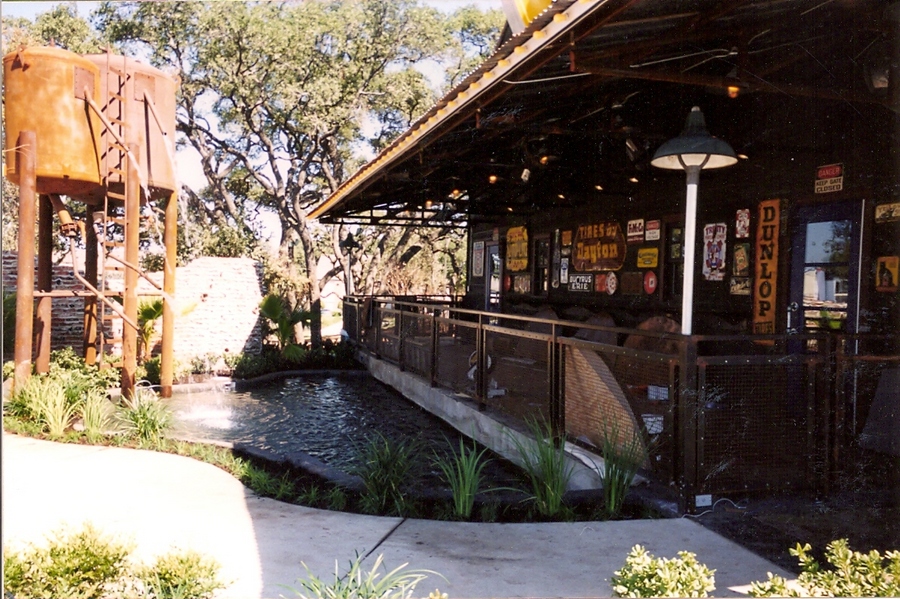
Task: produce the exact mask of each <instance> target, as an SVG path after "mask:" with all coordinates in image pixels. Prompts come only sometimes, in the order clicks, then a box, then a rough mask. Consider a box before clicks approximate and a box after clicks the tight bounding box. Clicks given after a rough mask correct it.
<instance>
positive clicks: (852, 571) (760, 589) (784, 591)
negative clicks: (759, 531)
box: [749, 539, 900, 597]
mask: <svg viewBox="0 0 900 599" xmlns="http://www.w3.org/2000/svg"><path fill="white" fill-rule="evenodd" d="M810 551H812V547H810V546H809V544H806V545H803V546H801V545H800V544H799V543H797V546H796V547H795V548H793V549H791V550H790V552H791V555H794V556H796V557H797V558H798V560H799V562H800V567H801V569H802V572H801V573H800V576H798V578H797V581H796V582H792V583H790V584H789V583H788V581H786V580H785V579H784V578H782V577H781V576H773V575H772V574H771V573H769V579H768V580H767V581H765V582H754V583H753V585H752V587H751V589H750V593H749V594H750V596H751V597H900V551H887V552H886V553H885V555H884V557H882V556H881V554H880V553H878V551H875V550H872V551H870V552H869V553H860V552H858V551H851V550H850V546H849V544H848V542H847V539H837V540H834V541H832V542H831V543H829V544H828V546H827V547H826V549H825V559H826V560H827V562H828V563H829V564H830V565H831V568H828V569H825V568H822V566H821V565H820V564H819V562H818V561H816V559H815V558H813V557H812V556H811V555H810Z"/></svg>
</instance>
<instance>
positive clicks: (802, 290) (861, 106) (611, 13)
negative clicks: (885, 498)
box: [311, 0, 900, 511]
mask: <svg viewBox="0 0 900 599" xmlns="http://www.w3.org/2000/svg"><path fill="white" fill-rule="evenodd" d="M895 9H896V7H895V6H893V5H891V4H890V3H889V2H884V1H879V0H870V1H865V2H857V3H853V4H852V5H850V4H848V3H843V2H821V1H820V0H811V1H804V0H794V1H784V2H778V1H776V2H755V1H749V2H729V3H725V4H722V3H719V2H706V1H702V0H698V1H696V2H689V3H685V2H659V1H648V0H622V1H616V0H607V1H605V2H604V1H592V0H559V1H556V2H553V3H546V8H545V9H544V10H543V11H541V12H540V13H539V14H538V15H537V16H535V17H534V18H533V20H531V21H530V23H528V24H527V25H526V26H525V27H524V29H522V30H521V31H514V30H510V31H508V32H507V35H506V36H505V37H504V40H502V42H501V43H500V45H499V46H498V48H497V50H496V51H495V53H494V54H493V55H492V56H491V57H490V58H489V59H488V60H487V61H486V62H485V63H484V64H482V65H481V66H480V67H479V68H478V69H476V70H475V71H473V72H472V73H471V74H470V75H469V76H468V77H467V78H466V79H465V80H464V81H463V82H462V83H460V84H459V85H458V86H457V87H456V88H454V89H453V90H451V91H450V92H449V93H448V94H447V95H446V96H445V97H444V98H443V99H442V100H441V101H440V102H438V103H437V104H436V105H435V106H434V107H432V108H431V109H430V110H429V111H427V112H426V114H424V115H423V116H422V117H421V118H419V119H418V120H417V121H416V122H415V123H413V124H412V126H411V127H410V128H409V130H407V131H406V132H405V133H404V134H403V135H401V136H400V137H399V138H398V139H397V140H396V141H395V142H393V143H392V144H391V145H390V146H389V147H388V148H386V149H385V150H384V151H383V152H382V153H381V154H380V155H379V156H378V157H376V159H375V160H373V161H372V162H371V163H369V164H368V165H366V166H365V167H363V168H362V169H361V170H360V171H359V172H357V173H356V174H355V175H353V176H352V177H351V178H350V179H349V180H348V181H347V182H346V183H344V184H343V185H342V186H341V187H340V188H339V189H338V191H337V192H336V193H335V194H334V195H332V196H331V197H330V198H328V199H327V200H326V201H325V202H324V203H323V204H322V205H321V206H320V207H319V208H317V209H316V210H315V211H314V212H313V214H312V215H311V216H312V217H317V218H320V219H321V220H323V221H324V222H333V223H344V224H347V225H353V224H376V225H385V226H390V225H394V226H397V225H399V226H440V227H445V226H458V227H464V228H466V230H467V231H468V235H469V252H468V264H467V271H468V273H467V274H468V277H467V280H468V284H467V289H466V293H465V295H464V296H462V297H459V298H406V297H348V298H346V299H345V303H344V329H345V331H346V332H347V334H348V335H349V336H350V338H351V340H353V341H354V342H356V343H357V344H359V346H360V348H363V349H365V350H367V351H369V352H371V353H372V354H374V355H375V356H376V357H378V358H380V359H383V360H387V361H390V362H393V363H395V364H396V365H398V366H399V367H400V368H401V369H404V370H406V371H407V372H410V373H413V374H415V375H418V376H421V377H425V378H426V379H427V380H428V381H430V382H431V384H432V385H434V386H440V387H445V388H447V389H450V390H453V391H455V392H456V393H458V394H459V396H460V397H461V398H463V399H470V400H472V401H475V402H477V403H478V404H479V406H480V407H481V408H482V409H484V410H489V411H495V412H497V413H498V414H503V415H505V416H508V417H514V418H516V419H520V420H521V419H527V418H543V419H546V420H547V421H548V422H550V423H551V424H552V425H553V427H554V428H555V430H556V431H557V432H558V433H559V434H560V435H561V436H563V435H564V436H565V437H566V438H567V439H568V440H570V441H574V442H576V443H580V444H583V445H585V446H586V447H595V448H597V447H600V446H602V444H603V440H604V435H605V434H606V435H608V434H609V433H610V431H615V434H616V435H618V437H619V438H620V439H621V440H623V441H624V440H626V439H627V438H629V437H630V435H632V434H634V435H637V436H639V437H640V439H641V440H642V442H643V443H644V446H645V447H646V448H647V450H648V456H649V457H648V460H647V462H646V464H645V469H646V471H647V473H648V474H649V475H650V476H651V478H653V479H654V480H656V481H658V482H659V483H662V484H663V485H665V486H667V487H669V488H671V489H673V490H674V491H675V492H676V494H677V496H678V498H679V502H680V505H681V508H682V509H683V510H685V511H690V510H694V509H697V508H702V507H704V506H706V505H709V504H710V503H711V502H712V501H713V498H714V497H715V496H724V495H729V496H732V495H735V494H742V493H773V492H778V491H792V492H793V491H799V490H803V491H812V492H815V493H828V492H829V491H830V489H832V488H833V487H834V486H835V485H844V484H848V483H847V481H848V480H849V479H850V477H851V474H852V473H858V472H859V471H860V470H861V469H863V468H864V467H865V466H866V465H867V464H870V463H876V462H877V463H882V464H883V463H885V462H887V463H890V462H893V463H896V462H897V458H898V456H900V439H898V434H900V433H898V430H900V421H898V419H900V397H898V385H897V382H898V379H900V376H898V372H900V368H898V362H900V347H898V345H900V341H898V334H897V332H898V323H900V307H898V303H900V302H898V290H897V285H896V280H897V276H896V275H897V273H896V270H897V260H898V258H897V255H898V254H900V201H898V199H897V194H898V189H900V185H898V176H900V168H898V159H900V143H898V139H900V133H898V131H900V125H898V115H897V110H896V108H895V107H896V106H897V105H898V104H900V84H897V82H900V60H898V59H897V52H898V50H897V49H898V48H900V35H898V31H900V21H898V17H897V10H895ZM693 106H697V107H700V108H701V109H702V113H703V114H704V115H705V117H706V121H707V123H708V128H709V131H710V132H711V133H713V134H714V135H716V136H718V137H720V138H721V139H722V140H724V141H726V142H727V143H728V144H730V146H731V147H732V148H733V152H734V159H735V160H734V161H735V162H736V164H734V165H733V166H729V167H727V168H721V169H716V170H703V171H702V173H700V175H699V179H700V181H699V193H697V191H698V189H697V187H698V186H697V182H696V181H694V190H693V191H694V193H695V194H697V195H698V196H699V197H697V198H696V199H697V206H696V214H695V215H694V214H692V212H691V211H690V203H691V199H690V196H691V188H690V179H689V180H688V183H689V185H688V189H687V194H686V192H685V176H684V173H683V172H682V173H681V174H679V173H671V172H667V171H665V170H661V169H658V168H656V164H657V163H656V161H655V160H654V156H655V155H658V153H659V151H660V147H661V146H662V145H663V143H664V142H665V141H666V140H669V139H672V138H675V137H676V136H677V135H678V133H679V131H681V130H682V126H683V124H684V122H685V117H686V116H687V115H688V114H689V113H690V112H691V108H692V107H693ZM651 163H652V164H651ZM686 196H687V197H686ZM694 234H696V239H695V238H694V237H693V235H694ZM692 240H693V243H691V241H692ZM351 251H352V250H351ZM690 254H696V256H697V258H696V260H691V259H690V257H689V256H690ZM884 273H887V274H884ZM882 274H884V278H882ZM688 275H689V276H688ZM689 295H690V296H692V297H689ZM679 321H680V323H681V324H679ZM686 324H687V326H685V325H686ZM687 333H690V334H687ZM893 490H894V491H896V486H895V487H894V489H893Z"/></svg>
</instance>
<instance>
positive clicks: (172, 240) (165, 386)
mask: <svg viewBox="0 0 900 599" xmlns="http://www.w3.org/2000/svg"><path fill="white" fill-rule="evenodd" d="M163 241H164V243H165V245H166V260H165V266H164V269H163V291H165V292H166V293H167V294H168V295H169V296H170V297H175V266H176V263H177V260H178V256H177V251H176V250H177V245H178V193H177V192H174V191H173V192H172V194H171V195H170V196H169V203H168V204H166V223H165V230H164V231H163ZM174 347H175V306H173V305H172V304H171V302H170V301H169V300H167V299H164V300H163V315H162V355H161V356H160V367H159V381H160V390H159V392H160V395H161V396H162V397H172V379H173V378H174V371H175V368H174V358H173V352H174Z"/></svg>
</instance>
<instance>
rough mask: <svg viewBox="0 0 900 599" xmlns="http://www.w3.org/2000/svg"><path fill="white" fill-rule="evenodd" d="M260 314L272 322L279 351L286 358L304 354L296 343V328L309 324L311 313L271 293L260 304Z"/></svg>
mask: <svg viewBox="0 0 900 599" xmlns="http://www.w3.org/2000/svg"><path fill="white" fill-rule="evenodd" d="M259 313H260V314H261V315H262V316H263V317H265V318H267V319H268V320H270V321H271V323H272V332H273V333H275V337H276V338H277V339H278V349H279V351H281V353H282V354H283V355H284V356H285V357H286V358H293V357H296V355H297V354H298V353H301V352H302V349H301V348H300V346H299V345H297V344H296V343H295V342H294V327H296V326H297V325H298V324H301V323H302V324H304V325H306V324H308V323H309V320H310V316H311V314H310V312H308V311H306V310H301V309H300V308H295V307H291V306H290V305H289V304H288V302H286V301H285V300H284V299H282V298H281V297H278V296H277V295H275V294H274V293H270V294H268V295H267V296H266V297H264V298H263V300H262V302H261V303H260V304H259Z"/></svg>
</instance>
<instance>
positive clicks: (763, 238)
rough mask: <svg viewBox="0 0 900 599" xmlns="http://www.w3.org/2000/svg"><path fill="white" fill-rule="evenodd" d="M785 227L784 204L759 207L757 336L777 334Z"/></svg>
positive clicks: (755, 292) (755, 297) (755, 300)
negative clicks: (781, 241) (781, 229)
mask: <svg viewBox="0 0 900 599" xmlns="http://www.w3.org/2000/svg"><path fill="white" fill-rule="evenodd" d="M780 225H781V201H780V200H766V201H765V202H760V204H759V225H758V226H757V228H756V272H755V274H756V277H755V278H754V280H753V333H754V334H757V335H770V334H773V333H775V316H776V315H775V305H776V301H775V300H776V297H777V288H776V283H777V281H778V233H779V227H780Z"/></svg>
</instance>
